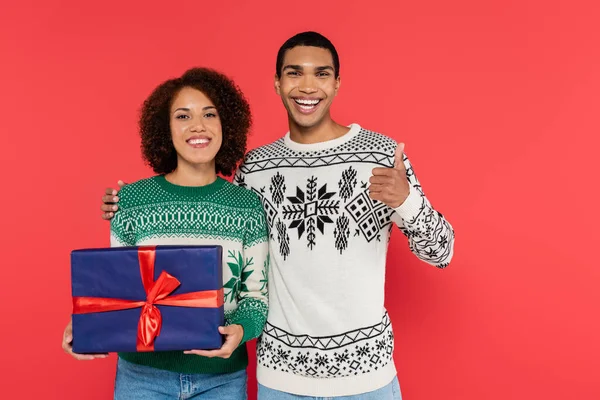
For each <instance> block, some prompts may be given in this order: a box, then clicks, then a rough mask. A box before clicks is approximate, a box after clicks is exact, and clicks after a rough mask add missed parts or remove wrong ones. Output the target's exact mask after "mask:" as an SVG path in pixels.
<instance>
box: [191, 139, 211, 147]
mask: <svg viewBox="0 0 600 400" xmlns="http://www.w3.org/2000/svg"><path fill="white" fill-rule="evenodd" d="M187 142H188V143H189V144H192V145H193V144H206V143H208V142H210V139H205V138H201V139H188V141H187Z"/></svg>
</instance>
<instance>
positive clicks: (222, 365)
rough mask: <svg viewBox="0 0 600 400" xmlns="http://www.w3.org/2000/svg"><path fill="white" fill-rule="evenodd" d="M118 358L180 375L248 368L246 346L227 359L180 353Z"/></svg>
mask: <svg viewBox="0 0 600 400" xmlns="http://www.w3.org/2000/svg"><path fill="white" fill-rule="evenodd" d="M119 357H121V358H122V359H123V360H125V361H129V362H130V363H134V364H138V365H145V366H147V367H153V368H157V369H163V370H166V371H172V372H177V373H180V374H225V373H231V372H236V371H240V370H242V369H245V368H246V367H247V366H248V350H247V348H246V346H240V347H238V348H237V349H236V350H235V351H234V352H233V354H231V357H229V358H228V359H224V358H218V357H214V358H208V357H201V356H197V355H194V354H184V353H183V352H181V351H157V352H140V353H119Z"/></svg>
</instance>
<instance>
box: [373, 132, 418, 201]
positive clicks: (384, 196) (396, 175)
mask: <svg viewBox="0 0 600 400" xmlns="http://www.w3.org/2000/svg"><path fill="white" fill-rule="evenodd" d="M372 174H373V175H372V176H371V178H370V179H369V182H370V183H371V185H370V186H369V196H370V197H371V198H372V199H373V200H379V201H381V202H383V203H385V204H387V205H388V206H389V207H391V208H397V207H400V206H401V205H402V203H404V200H406V198H407V197H408V195H409V194H410V186H409V183H408V179H407V178H406V168H405V167H404V143H398V147H397V148H396V154H395V155H394V167H393V168H384V167H380V168H373V172H372Z"/></svg>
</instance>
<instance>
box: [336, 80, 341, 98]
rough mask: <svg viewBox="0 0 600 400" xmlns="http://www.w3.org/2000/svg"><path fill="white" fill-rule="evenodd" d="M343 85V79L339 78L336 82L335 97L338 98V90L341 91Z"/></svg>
mask: <svg viewBox="0 0 600 400" xmlns="http://www.w3.org/2000/svg"><path fill="white" fill-rule="evenodd" d="M341 84H342V78H341V77H340V76H338V77H337V78H336V80H335V95H336V96H337V94H338V90H340V85H341Z"/></svg>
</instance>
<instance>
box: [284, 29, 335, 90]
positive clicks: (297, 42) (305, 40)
mask: <svg viewBox="0 0 600 400" xmlns="http://www.w3.org/2000/svg"><path fill="white" fill-rule="evenodd" d="M297 46H310V47H320V48H322V49H327V50H329V52H330V53H331V57H332V58H333V69H334V70H335V71H334V73H335V77H336V79H337V77H338V76H340V58H339V56H338V53H337V50H336V49H335V46H334V45H333V43H331V42H330V41H329V39H327V38H326V37H325V36H323V35H321V34H320V33H318V32H313V31H308V32H302V33H298V34H297V35H294V36H292V37H291V38H289V39H288V40H286V41H285V43H284V44H283V45H282V46H281V47H280V48H279V51H278V52H277V63H276V64H275V69H276V72H275V73H276V74H277V77H278V78H281V72H282V71H281V69H282V68H283V57H284V56H285V53H286V51H288V50H290V49H293V48H294V47H297Z"/></svg>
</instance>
